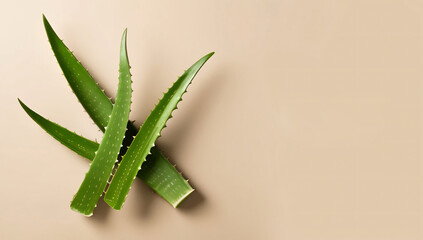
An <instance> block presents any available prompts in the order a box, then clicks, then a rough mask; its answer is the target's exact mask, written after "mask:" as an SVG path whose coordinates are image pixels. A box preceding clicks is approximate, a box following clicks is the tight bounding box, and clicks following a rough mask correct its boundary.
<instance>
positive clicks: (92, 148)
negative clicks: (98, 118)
mask: <svg viewBox="0 0 423 240" xmlns="http://www.w3.org/2000/svg"><path fill="white" fill-rule="evenodd" d="M18 101H19V104H20V105H21V106H22V108H23V109H24V110H25V112H26V113H27V114H28V115H29V116H30V117H31V118H32V119H33V120H34V121H35V122H36V123H37V124H38V125H40V127H41V128H43V129H44V130H45V131H46V132H47V133H48V134H50V135H51V136H52V137H54V138H55V139H56V140H57V141H59V142H60V143H62V144H63V145H65V146H66V147H68V148H69V149H71V150H72V151H74V152H76V153H78V154H79V155H81V156H83V157H85V158H88V159H91V160H92V159H94V156H95V152H96V151H97V149H98V143H96V142H93V141H91V140H88V139H86V138H84V137H81V136H79V135H78V134H76V133H74V132H71V131H69V130H67V129H66V128H64V127H62V126H60V125H58V124H56V123H53V122H51V121H50V120H47V119H46V118H44V117H42V116H40V115H39V114H37V113H36V112H34V111H33V110H32V109H30V108H29V107H28V106H26V105H25V104H24V103H23V102H22V101H21V100H20V99H18Z"/></svg>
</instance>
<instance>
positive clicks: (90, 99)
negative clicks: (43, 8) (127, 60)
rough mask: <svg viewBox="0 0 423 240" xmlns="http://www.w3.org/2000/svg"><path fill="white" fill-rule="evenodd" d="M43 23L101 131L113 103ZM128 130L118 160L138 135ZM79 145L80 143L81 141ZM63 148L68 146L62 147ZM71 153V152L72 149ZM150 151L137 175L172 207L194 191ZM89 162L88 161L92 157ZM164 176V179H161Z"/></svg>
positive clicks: (131, 127)
mask: <svg viewBox="0 0 423 240" xmlns="http://www.w3.org/2000/svg"><path fill="white" fill-rule="evenodd" d="M43 22H44V27H45V30H46V33H47V37H48V39H49V42H50V45H51V48H52V50H53V52H54V54H55V57H56V59H57V61H58V63H59V65H60V67H61V69H62V71H63V74H64V75H65V77H66V80H67V81H68V83H69V86H70V87H71V88H72V90H73V92H74V93H75V95H76V96H77V98H78V100H79V102H80V103H81V104H82V106H83V107H84V109H85V111H86V112H87V113H88V114H89V116H90V117H91V118H92V119H93V121H94V122H95V123H96V125H97V126H98V127H99V128H100V130H102V131H103V132H104V130H105V127H106V126H107V124H108V121H109V115H110V114H111V112H112V108H113V105H112V102H111V101H110V100H109V98H108V97H107V96H106V95H105V94H104V92H103V91H102V90H101V89H100V88H99V86H98V85H97V84H96V82H95V81H94V79H93V78H92V77H91V76H90V74H89V73H88V71H87V70H86V69H85V68H84V67H83V66H82V64H81V63H80V62H79V61H78V60H77V59H76V57H75V56H74V55H73V54H72V52H71V51H70V50H69V49H68V48H67V47H66V45H65V44H64V43H63V41H62V40H60V39H59V37H58V36H57V34H56V33H55V31H54V30H53V28H52V27H51V25H50V23H49V22H48V20H47V18H46V17H45V16H44V15H43ZM127 127H128V130H127V132H126V135H125V138H124V140H123V143H122V146H123V147H122V148H121V150H120V154H119V157H121V156H123V155H124V154H125V152H126V150H127V146H129V145H130V144H131V142H132V140H133V136H135V135H136V134H137V132H138V130H137V128H136V127H135V126H134V125H133V123H132V122H130V121H128V124H127ZM47 132H48V131H47ZM64 136H66V135H64ZM56 138H57V136H56ZM62 142H63V141H62ZM81 142H82V143H83V142H84V141H81ZM82 143H81V144H80V145H81V146H82V148H86V147H83V146H84V145H83V144H82ZM65 146H67V145H66V144H65ZM71 150H74V146H73V148H71ZM151 152H152V155H151V156H149V158H151V159H154V162H152V163H150V162H149V163H148V164H147V166H146V167H145V170H143V171H140V173H139V174H138V176H139V177H140V178H141V179H142V180H143V181H145V182H146V183H147V184H148V185H149V186H150V187H151V188H152V189H153V190H154V191H155V192H157V193H158V194H159V195H160V196H162V197H163V198H164V199H165V200H166V201H168V202H169V203H170V204H171V205H172V206H174V207H175V206H176V205H175V204H176V203H178V202H181V201H182V200H183V199H184V198H186V197H187V196H188V195H189V194H190V193H191V192H193V191H194V189H193V188H192V187H191V186H190V185H189V183H188V182H187V181H185V179H184V178H183V177H182V175H181V174H179V172H178V171H177V170H176V168H175V167H174V166H173V165H172V164H171V163H170V162H169V161H168V160H167V158H166V157H165V156H164V155H163V154H162V153H161V152H160V151H159V150H158V149H157V148H156V147H154V148H153V149H152V151H151ZM84 157H86V156H84ZM88 159H90V160H91V159H92V158H88ZM163 175H164V176H167V177H166V178H163V177H162V176H163ZM166 186H173V188H172V191H170V190H169V187H166ZM175 192H176V193H175ZM178 196H179V197H178ZM181 196H183V198H180V197H181Z"/></svg>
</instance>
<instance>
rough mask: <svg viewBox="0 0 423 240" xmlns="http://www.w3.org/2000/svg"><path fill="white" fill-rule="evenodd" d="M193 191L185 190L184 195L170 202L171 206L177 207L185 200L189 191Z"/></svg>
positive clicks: (189, 193) (192, 190)
mask: <svg viewBox="0 0 423 240" xmlns="http://www.w3.org/2000/svg"><path fill="white" fill-rule="evenodd" d="M194 191H195V189H194V188H193V189H191V191H189V192H187V193H186V194H185V195H183V196H182V197H181V198H180V199H179V200H178V201H176V202H174V203H172V207H174V208H177V207H179V205H180V204H181V203H182V202H183V201H184V200H185V199H187V197H188V196H189V195H191V193H193V192H194Z"/></svg>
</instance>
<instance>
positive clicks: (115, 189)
mask: <svg viewBox="0 0 423 240" xmlns="http://www.w3.org/2000/svg"><path fill="white" fill-rule="evenodd" d="M213 54H214V53H213V52H212V53H209V54H207V55H206V56H204V57H203V58H201V59H200V60H198V61H197V62H196V63H194V65H192V66H191V67H190V68H189V69H188V70H187V71H185V72H184V74H183V75H182V76H181V77H180V78H179V79H178V80H177V81H176V82H175V83H174V84H173V86H172V87H171V88H169V91H168V92H167V93H165V94H164V95H163V98H162V99H161V100H160V101H159V103H158V104H157V105H156V107H155V108H154V109H153V111H152V112H151V114H150V115H149V116H148V117H147V119H146V120H145V122H144V124H143V125H142V126H141V129H140V131H139V132H138V134H137V136H136V137H135V139H134V140H133V141H132V144H131V146H130V147H129V149H128V151H127V152H126V154H125V156H124V157H123V158H122V161H121V162H120V164H119V167H118V169H117V171H116V174H115V175H114V177H113V179H112V181H111V183H110V185H109V188H108V190H107V192H106V195H105V197H104V200H105V201H106V203H108V204H109V205H110V206H111V207H112V208H114V209H121V208H122V205H123V203H124V202H125V199H126V196H127V194H128V192H129V189H130V187H131V185H132V182H133V181H134V179H135V176H136V175H137V172H138V170H139V169H141V165H142V163H143V162H144V161H145V159H146V157H147V155H148V154H150V149H151V148H152V147H153V146H154V142H155V141H156V139H157V138H158V137H159V136H160V132H161V130H162V129H163V128H164V127H165V126H166V122H167V120H168V119H169V118H171V117H172V112H173V110H174V109H175V108H176V107H177V104H178V102H179V101H181V99H182V95H183V94H184V93H185V92H186V89H187V87H188V86H189V84H190V83H191V81H192V79H193V78H194V77H195V75H196V74H197V72H198V71H199V70H200V68H201V67H202V66H203V64H204V63H205V62H206V61H207V60H208V59H209V58H210V57H211V56H212V55H213ZM171 187H172V186H169V188H171ZM183 197H184V196H179V198H181V199H183ZM179 203H180V202H178V201H175V202H174V203H173V206H174V207H176V206H178V204H179Z"/></svg>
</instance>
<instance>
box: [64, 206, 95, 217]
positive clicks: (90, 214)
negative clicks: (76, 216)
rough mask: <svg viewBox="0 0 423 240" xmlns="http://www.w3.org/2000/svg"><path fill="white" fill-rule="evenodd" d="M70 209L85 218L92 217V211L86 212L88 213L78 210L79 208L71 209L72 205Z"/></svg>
mask: <svg viewBox="0 0 423 240" xmlns="http://www.w3.org/2000/svg"><path fill="white" fill-rule="evenodd" d="M70 209H71V210H72V211H75V212H78V213H81V214H82V215H84V216H85V217H91V216H92V215H93V211H91V210H88V211H81V209H80V208H77V207H73V206H72V204H71V205H70Z"/></svg>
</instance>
